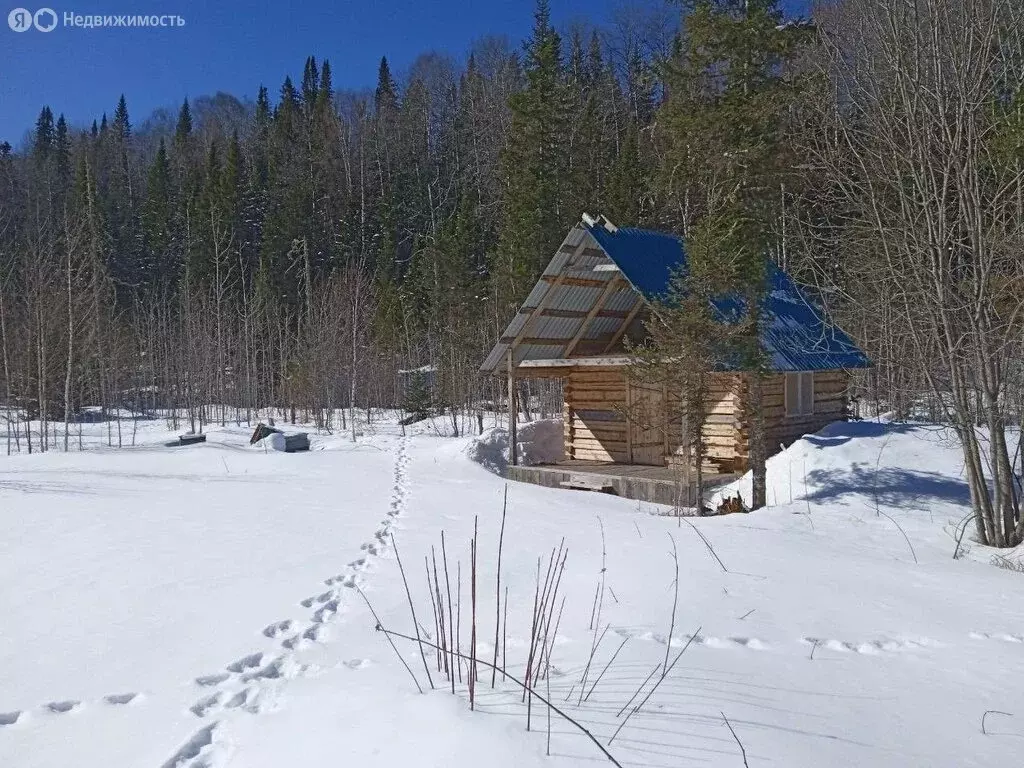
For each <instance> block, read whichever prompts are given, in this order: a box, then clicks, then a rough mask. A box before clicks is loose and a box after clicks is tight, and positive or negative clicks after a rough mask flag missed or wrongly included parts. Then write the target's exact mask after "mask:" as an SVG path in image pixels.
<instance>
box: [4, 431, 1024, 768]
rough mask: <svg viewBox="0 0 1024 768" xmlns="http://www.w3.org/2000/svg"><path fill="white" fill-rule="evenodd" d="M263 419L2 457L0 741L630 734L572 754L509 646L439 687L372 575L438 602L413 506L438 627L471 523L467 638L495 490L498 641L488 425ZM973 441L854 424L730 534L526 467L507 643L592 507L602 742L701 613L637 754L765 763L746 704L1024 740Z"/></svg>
mask: <svg viewBox="0 0 1024 768" xmlns="http://www.w3.org/2000/svg"><path fill="white" fill-rule="evenodd" d="M88 428H89V429H95V430H100V429H103V430H105V426H104V425H88ZM248 435H249V430H248V429H247V428H230V427H229V428H221V429H214V430H213V431H212V432H211V433H210V437H209V441H208V442H207V443H206V444H202V445H197V446H191V447H187V448H168V447H164V446H163V445H162V443H163V442H164V441H166V440H167V439H168V433H167V432H166V431H164V430H163V425H162V423H152V424H148V425H145V426H144V427H143V428H142V429H141V431H140V434H139V435H138V436H137V442H138V443H139V445H138V446H137V447H133V448H124V449H120V450H110V449H98V450H90V451H84V452H73V453H68V454H64V453H57V452H51V453H46V454H41V455H40V454H36V455H32V456H27V455H19V456H11V457H3V458H0V531H2V536H0V585H2V586H0V766H4V767H5V768H6V767H7V766H12V767H13V768H29V767H35V766H39V767H40V768H43V767H45V768H65V767H66V766H76V768H101V767H102V768H121V767H122V766H124V767H125V768H133V767H134V766H141V767H151V768H184V767H186V766H187V767H188V768H228V767H232V768H238V767H240V768H281V767H282V766H319V765H334V764H341V765H350V764H358V765H372V766H403V767H404V766H438V767H439V768H440V767H442V766H443V767H445V768H448V767H455V768H458V766H479V765H487V766H509V767H511V766H516V767H517V768H524V767H529V766H534V765H537V766H540V765H545V766H546V765H550V766H558V765H564V766H592V765H595V764H600V763H601V762H602V761H604V757H603V755H602V754H601V753H600V751H598V749H597V748H596V747H595V746H594V744H593V743H592V742H590V741H589V740H588V739H587V738H586V736H584V735H583V734H582V733H581V732H580V731H579V730H577V729H575V728H574V727H573V726H571V725H570V724H568V723H567V722H565V721H564V720H561V719H560V718H559V717H557V716H555V717H554V719H553V720H552V724H551V727H552V737H551V747H550V751H551V756H550V757H547V756H546V755H545V753H546V751H547V743H546V742H547V736H546V728H547V720H546V714H545V713H544V710H543V709H542V708H540V707H539V706H538V704H537V702H536V701H535V702H534V705H533V708H532V715H533V727H534V730H533V731H532V732H530V733H527V732H526V730H525V726H526V705H525V704H523V703H522V700H521V697H520V694H519V692H518V691H516V690H515V688H514V687H513V686H512V685H511V684H510V683H508V682H506V683H504V684H502V683H501V680H500V675H499V680H498V685H497V686H496V687H495V688H494V689H492V688H491V676H490V674H488V673H486V672H483V671H482V672H481V675H480V682H479V687H478V692H477V696H478V698H477V711H476V712H470V711H469V708H468V698H467V695H466V690H465V685H464V684H463V685H459V684H457V685H456V691H457V694H456V695H455V696H452V694H451V691H450V688H448V689H447V690H446V689H445V685H444V684H442V679H441V676H440V675H439V674H438V672H437V670H436V667H434V668H432V670H431V671H432V673H433V682H434V684H435V685H436V686H437V687H438V690H435V691H430V690H429V684H428V682H427V678H426V674H425V673H424V670H423V662H422V661H421V659H420V656H419V653H418V651H417V650H416V649H415V647H414V646H413V645H411V644H409V643H407V642H404V641H401V640H396V643H398V648H399V650H400V652H401V653H402V655H403V657H404V658H405V660H406V661H407V662H408V664H409V666H410V668H411V669H412V671H413V672H414V673H415V674H416V676H417V678H418V680H419V683H420V684H421V685H422V686H423V687H424V688H425V689H426V690H427V692H426V693H425V694H423V695H420V694H419V693H417V691H416V688H415V686H414V684H413V681H412V679H411V678H410V677H409V674H408V672H407V671H406V670H405V669H404V667H403V666H402V664H401V663H400V662H399V660H398V658H397V657H396V655H395V652H394V651H393V650H392V649H391V647H390V646H389V645H388V643H387V642H386V639H385V637H384V636H383V635H382V634H381V633H379V632H376V631H375V620H374V619H373V617H372V616H371V615H370V611H369V609H368V608H367V606H366V604H365V603H364V602H363V600H362V599H361V597H360V595H359V592H358V591H357V590H356V589H355V588H354V587H355V586H357V585H358V586H359V587H361V589H362V590H363V591H364V592H365V594H366V596H367V597H368V598H369V600H370V601H371V602H372V604H373V607H374V609H375V610H376V612H377V614H378V615H379V617H380V620H381V622H382V624H383V625H384V626H385V627H388V628H390V629H394V630H396V631H400V632H404V633H409V632H411V631H412V622H411V619H410V618H409V606H408V601H407V599H406V595H405V591H404V589H403V587H402V579H401V577H400V574H399V570H398V561H397V559H396V557H395V549H394V547H393V546H392V544H391V535H392V534H393V535H394V538H395V542H396V543H397V546H398V552H399V553H400V554H401V557H402V563H403V564H404V566H405V568H406V572H407V574H408V576H409V581H410V586H411V589H412V593H413V597H414V600H415V604H416V609H417V612H418V618H419V620H420V623H421V624H422V625H423V626H424V627H426V628H427V629H431V628H432V625H433V618H432V613H431V608H430V599H429V597H428V595H427V591H426V586H425V576H424V575H423V571H424V556H425V555H426V556H429V555H430V554H431V547H435V548H436V550H437V557H438V560H439V561H441V550H440V543H441V539H440V535H441V532H442V530H443V531H444V533H445V541H446V551H447V557H448V561H449V572H450V574H451V578H452V580H453V584H452V591H453V593H454V594H455V598H454V599H456V600H458V589H457V586H456V584H455V582H454V579H455V578H456V574H457V573H458V572H459V571H460V570H461V576H462V580H461V584H462V586H461V604H462V610H461V630H462V631H461V635H462V641H461V645H462V647H463V648H464V649H465V648H467V647H468V645H469V620H468V616H469V607H468V606H469V575H468V574H469V567H468V565H469V540H470V537H471V536H472V533H473V525H474V517H478V520H479V546H480V548H479V555H478V561H479V563H478V567H479V579H480V582H479V594H478V608H477V610H478V617H479V635H478V650H479V654H480V656H481V657H482V658H486V659H490V658H491V654H492V653H493V643H494V613H495V581H494V576H495V564H496V560H497V545H498V532H499V527H500V523H501V512H502V498H503V493H504V491H505V482H504V481H503V480H502V479H501V478H500V477H498V476H497V475H496V474H494V473H492V472H490V471H488V470H487V469H486V468H484V467H483V466H481V465H479V464H477V463H475V462H473V461H471V460H470V459H469V458H468V457H467V453H470V454H474V455H476V456H477V457H480V456H481V455H490V453H489V452H488V451H486V450H485V451H481V449H480V448H479V447H476V448H474V447H472V446H471V445H470V443H471V442H472V441H471V439H470V438H458V439H452V438H443V437H438V436H436V435H429V434H423V430H419V431H418V432H417V433H416V434H412V433H410V434H409V435H408V436H402V434H401V431H400V428H399V427H398V426H397V425H394V424H393V423H392V424H382V425H378V426H377V427H376V428H375V430H374V433H373V434H369V435H366V436H364V437H362V438H361V439H360V440H359V441H358V442H357V443H355V444H353V443H350V442H348V441H347V440H346V438H345V437H344V436H332V437H314V444H313V448H314V450H312V451H310V452H309V453H306V454H284V453H279V452H274V451H268V450H265V449H264V448H261V447H250V446H249V445H248ZM491 458H492V459H493V456H491ZM492 463H493V462H492ZM960 468H961V460H960V458H959V455H958V453H957V451H956V449H955V446H954V445H953V444H952V443H951V441H950V438H949V436H948V435H946V434H945V433H944V432H943V431H941V430H938V429H933V428H928V427H907V426H891V425H884V424H876V423H858V424H849V425H834V426H833V427H831V428H829V429H827V430H825V431H824V432H823V433H821V434H819V435H816V436H812V437H808V438H805V439H804V440H801V441H799V442H798V443H796V444H795V445H794V446H793V447H791V448H790V449H789V450H787V451H785V452H784V453H782V454H780V455H779V456H777V457H775V458H773V459H772V460H771V462H770V466H769V475H770V477H769V485H770V487H769V494H768V499H769V503H770V505H771V506H770V508H769V509H766V510H762V511H759V512H756V513H753V514H750V515H729V516H725V517H719V518H701V519H696V518H695V519H691V520H690V522H692V524H693V525H694V526H696V528H697V529H698V530H699V531H700V533H702V534H703V536H704V537H705V538H706V539H707V541H708V542H709V544H710V546H711V547H713V549H714V553H715V554H716V555H717V558H719V559H720V561H721V564H720V563H719V561H718V559H716V558H715V557H714V556H713V555H712V553H711V552H710V551H709V547H708V546H707V545H706V544H705V543H704V541H703V540H702V538H701V537H700V536H699V535H698V534H697V532H695V531H694V530H693V529H692V528H691V527H690V526H689V525H688V524H687V523H686V522H683V521H680V520H677V519H674V518H672V517H668V516H666V515H665V514H664V513H665V512H666V511H667V510H666V509H665V508H658V507H653V506H650V505H638V504H637V503H636V502H635V501H628V500H623V499H617V498H615V497H611V496H605V495H600V494H587V493H583V492H578V491H560V490H551V489H544V488H539V487H535V486H528V485H521V484H514V483H513V484H510V485H509V486H508V508H507V523H506V529H505V539H504V547H503V559H502V584H503V589H504V587H505V586H507V587H508V590H509V599H510V605H509V607H508V629H507V635H508V637H507V658H508V666H509V670H510V672H512V673H514V674H516V675H517V676H521V675H522V673H523V671H524V667H525V662H526V655H527V650H528V649H527V645H528V640H529V633H530V622H531V615H532V609H533V600H534V592H535V582H536V571H537V566H538V558H543V564H544V565H546V563H547V558H548V556H549V554H550V552H551V550H552V548H554V547H557V546H558V545H559V542H560V541H561V540H562V538H563V537H564V539H565V546H566V547H567V548H568V558H567V565H566V569H565V574H564V577H563V579H562V582H561V584H560V595H562V596H564V597H565V598H566V602H565V609H564V614H563V615H562V618H561V622H560V624H559V629H558V636H557V638H556V641H555V643H554V650H553V653H552V658H551V663H552V674H551V676H550V680H549V681H543V680H542V681H540V683H539V684H538V685H539V688H540V692H542V693H546V688H547V685H548V683H549V684H550V692H551V697H552V699H553V700H554V701H555V702H556V703H557V705H558V706H559V707H561V708H563V709H564V710H565V712H566V713H567V714H569V715H570V716H572V717H573V718H575V719H577V720H578V721H579V722H580V723H581V724H582V725H583V726H585V727H586V728H588V729H589V730H591V731H592V733H593V734H594V736H595V737H596V738H597V739H598V740H599V741H601V743H602V744H604V745H607V744H608V742H609V739H610V738H611V737H612V734H613V733H614V732H615V731H616V729H617V728H619V726H620V725H621V724H622V722H623V719H624V718H625V715H623V716H617V713H618V712H619V711H620V710H621V709H622V708H623V707H624V705H626V703H627V701H628V700H629V699H630V697H631V696H632V695H633V693H634V692H635V691H636V690H637V689H638V688H640V687H641V684H642V683H643V681H644V680H645V678H647V677H648V674H649V673H650V672H651V671H652V669H653V668H654V667H655V665H660V664H663V663H664V661H665V658H666V650H668V652H669V656H670V662H671V658H672V657H674V656H675V654H676V653H678V651H679V650H682V648H683V647H684V645H685V644H686V643H687V641H688V640H691V637H692V642H691V643H690V647H689V648H688V649H687V651H686V653H685V654H684V655H683V656H682V657H681V658H680V660H679V663H678V665H677V666H676V667H675V668H674V669H673V670H672V671H671V672H670V673H669V674H668V676H667V677H666V678H665V679H664V681H663V682H662V683H661V684H660V686H659V687H658V688H657V690H656V691H655V692H654V694H653V695H652V696H651V697H650V698H649V700H647V702H646V703H645V704H644V706H643V708H642V709H641V710H640V711H639V712H638V713H637V714H634V715H633V716H632V717H631V718H630V719H629V721H628V723H627V724H626V725H625V726H624V727H623V728H622V730H621V731H620V732H619V734H618V736H616V737H615V739H614V741H613V742H612V744H611V746H610V747H608V749H609V751H610V752H611V753H612V755H613V756H614V757H615V758H616V759H617V760H619V762H620V763H621V764H622V765H635V766H686V765H702V766H742V765H743V764H744V763H743V759H744V758H743V756H742V755H741V752H740V746H739V744H738V743H737V739H736V738H734V737H733V735H732V733H731V732H730V729H729V727H728V726H727V725H726V724H725V720H724V718H725V717H727V718H728V721H729V723H730V724H731V726H732V729H734V730H735V733H736V737H737V738H738V740H739V741H740V742H742V745H743V748H744V749H745V750H746V759H747V761H748V762H749V764H750V765H752V766H756V765H769V764H774V765H778V766H787V767H788V766H893V767H894V768H895V767H896V766H899V768H905V767H906V766H950V768H952V767H954V766H956V767H957V768H961V767H963V766H995V765H1014V764H1016V763H1018V762H1019V760H1020V758H1021V756H1022V755H1024V692H1022V687H1021V686H1020V685H1019V681H1018V680H1017V677H1018V676H1019V675H1018V673H1019V671H1020V669H1021V668H1022V665H1024V601H1022V600H1021V599H1020V594H1021V589H1022V587H1024V574H1020V573H1013V572H1011V571H1008V570H1004V569H1000V568H997V567H994V566H993V565H991V564H990V563H989V562H988V561H989V559H990V556H991V552H989V551H986V550H984V549H983V548H981V547H978V546H973V547H972V548H971V549H970V551H969V553H968V555H967V557H964V558H961V559H958V560H956V561H954V560H953V559H952V552H953V547H954V542H953V539H952V536H951V534H952V533H953V531H954V529H955V527H956V525H957V524H958V523H959V522H960V521H961V520H962V518H963V517H964V514H965V512H966V508H965V504H966V487H965V485H964V483H963V481H962V479H961V477H960V474H961V472H960ZM742 487H743V486H742V483H741V489H742ZM896 523H898V524H899V526H900V527H902V529H903V531H905V533H906V537H907V539H909V543H908V540H906V539H904V536H903V534H902V533H901V532H900V530H899V529H898V528H897V526H896ZM968 534H970V530H968ZM670 537H671V539H670ZM672 540H674V543H675V545H676V547H677V549H678V553H679V566H680V578H679V603H678V609H677V612H676V619H675V626H674V628H673V630H672V631H671V633H670V623H671V617H672V603H673V596H674V590H673V586H672V585H673V578H674V565H673V559H672V557H671V551H672V544H673V541H672ZM602 542H603V543H602ZM602 552H604V555H603V554H602ZM915 558H916V560H917V562H916V563H915ZM602 563H603V565H604V573H603V577H604V584H605V597H604V600H603V603H602V606H601V618H600V622H599V623H597V629H596V630H592V629H591V625H592V621H591V616H592V614H593V612H594V602H593V601H594V595H595V590H596V588H597V585H598V583H599V581H600V579H601V576H602V574H601V571H602ZM441 578H442V581H443V579H444V577H443V575H442V577H441ZM593 623H596V622H593ZM606 627H607V630H605V628H606ZM698 628H700V629H699V632H698V631H697V630H698ZM602 632H604V635H603V638H602V639H601V641H600V644H599V645H598V647H597V650H596V652H595V653H594V655H593V663H592V665H591V669H590V670H589V672H587V679H588V683H587V686H586V690H587V691H588V693H589V696H588V697H587V698H586V700H585V701H583V702H582V703H580V700H579V688H580V685H579V682H580V679H581V677H582V676H583V675H584V668H585V667H586V666H587V661H588V658H589V657H590V655H591V648H592V647H593V645H594V643H595V639H596V637H599V636H601V634H602ZM694 635H695V636H694ZM617 649H619V650H618V655H617V656H615V660H614V662H613V663H612V664H611V666H609V667H607V670H606V671H605V672H604V674H603V675H600V672H601V670H603V669H604V668H605V666H606V664H607V663H608V661H609V660H610V659H611V658H612V656H613V654H615V653H616V651H617ZM428 661H431V662H432V661H433V658H431V657H428ZM599 675H600V679H599V680H597V678H598V677H599ZM657 679H658V676H657V675H656V676H655V677H654V678H653V680H652V682H651V683H648V684H647V686H646V687H645V688H644V692H643V693H642V694H641V695H640V696H639V697H638V698H637V699H636V700H634V705H635V704H636V702H637V701H639V700H641V699H643V698H644V697H645V696H646V694H647V691H649V690H650V688H651V685H652V684H653V682H654V680H657ZM595 680H597V685H596V686H595V687H594V688H593V690H592V691H591V686H592V685H593V684H594V682H595ZM570 691H572V695H571V696H567V694H569V693H570ZM993 710H994V711H993ZM986 711H990V712H989V714H988V715H987V716H986V715H985V713H986ZM628 712H629V710H628V709H627V710H626V713H627V714H628ZM1006 713H1008V714H1006ZM983 716H984V717H985V726H984V728H985V731H986V733H983V732H982V720H983Z"/></svg>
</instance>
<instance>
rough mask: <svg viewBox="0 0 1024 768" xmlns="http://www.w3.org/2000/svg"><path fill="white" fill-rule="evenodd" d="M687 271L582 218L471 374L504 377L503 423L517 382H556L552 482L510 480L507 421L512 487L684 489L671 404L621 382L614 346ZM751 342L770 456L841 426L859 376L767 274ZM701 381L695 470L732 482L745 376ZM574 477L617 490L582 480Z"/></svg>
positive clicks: (858, 355)
mask: <svg viewBox="0 0 1024 768" xmlns="http://www.w3.org/2000/svg"><path fill="white" fill-rule="evenodd" d="M685 264H686V253H685V250H684V246H683V243H682V241H681V239H680V238H678V237H677V236H675V235H672V234H666V233H662V232H654V231H648V230H642V229H632V228H621V229H620V228H618V227H615V226H614V225H613V224H611V223H610V222H609V221H607V220H606V219H604V217H596V218H595V217H590V216H588V215H586V214H584V216H583V219H582V221H581V222H580V223H579V224H577V225H576V226H575V227H573V229H572V230H571V231H570V232H569V234H568V235H567V236H566V238H565V240H564V241H563V243H562V245H561V247H560V248H559V249H558V251H557V252H556V253H555V255H554V257H553V258H552V259H551V261H550V262H549V263H548V265H547V268H546V269H545V270H544V272H543V273H542V275H541V277H540V279H539V280H538V282H537V284H536V285H535V286H534V288H533V290H532V291H531V292H530V294H529V295H528V296H527V298H526V301H525V302H524V303H523V305H522V307H521V309H520V310H519V312H518V313H517V314H516V316H515V317H514V318H512V321H511V322H510V323H509V325H508V327H507V328H506V330H505V332H504V333H503V334H502V336H501V337H500V338H499V339H498V341H497V343H496V344H495V346H494V348H493V349H492V350H491V352H490V354H489V355H488V356H487V358H486V359H485V361H484V362H483V365H482V366H481V371H482V372H483V373H487V374H492V375H504V376H507V377H508V393H509V405H510V411H511V412H512V413H515V412H516V405H515V399H516V393H517V390H518V386H517V384H516V380H517V379H521V378H557V379H560V380H561V382H562V386H563V395H564V397H563V402H564V407H563V421H564V427H563V428H564V449H565V455H564V460H563V461H562V462H559V464H558V466H557V467H555V469H557V470H559V471H558V472H556V473H555V474H554V475H552V476H550V477H547V476H545V477H540V476H539V475H537V473H533V474H528V473H526V472H525V470H524V471H520V472H517V471H516V466H517V464H518V461H517V456H516V439H515V435H514V430H515V423H514V422H515V420H514V419H510V429H511V431H512V432H513V435H512V438H511V440H510V443H511V454H512V455H511V457H510V467H509V473H508V474H509V476H510V477H512V478H515V479H524V480H528V481H530V482H541V483H542V484H546V485H562V486H568V487H581V488H591V489H595V490H606V491H610V492H615V493H620V494H621V495H627V496H630V497H633V498H646V499H648V500H651V501H661V502H663V503H669V502H668V501H667V499H668V494H669V493H670V492H669V491H668V490H667V489H666V488H665V487H661V488H658V489H656V492H655V491H650V490H648V491H646V492H645V491H643V490H642V489H638V487H637V483H639V482H640V479H641V478H647V479H653V480H657V481H658V482H666V481H667V480H668V479H669V474H667V473H666V472H665V471H662V472H660V473H659V472H658V471H657V470H658V468H660V469H661V470H675V471H676V474H675V475H674V477H675V478H676V480H675V482H676V484H678V477H679V473H680V472H681V473H682V475H683V477H684V478H689V477H690V476H691V472H692V469H693V467H692V464H693V459H692V449H691V445H692V440H690V439H689V435H688V432H689V430H688V429H687V427H686V419H685V418H680V417H679V409H678V408H676V407H674V403H677V402H678V397H677V396H676V393H673V392H669V391H667V388H666V386H665V385H662V386H659V385H657V384H648V383H644V382H643V381H638V380H637V377H636V376H635V375H630V369H629V366H630V365H631V363H633V362H634V360H633V359H632V358H631V356H630V355H629V353H628V351H627V350H628V348H629V347H628V345H627V343H626V340H627V339H629V340H630V341H631V342H634V343H636V342H640V341H642V340H643V338H644V337H645V322H646V320H647V318H648V317H649V313H650V310H651V306H652V303H655V302H658V301H659V300H662V299H664V298H665V297H666V295H667V292H668V290H669V287H670V284H671V282H672V280H673V278H674V276H675V275H676V274H677V273H678V272H679V271H680V270H681V269H685ZM759 335H760V343H761V345H762V348H763V351H764V352H765V354H766V358H767V359H768V360H769V364H770V367H771V373H770V375H768V376H767V377H766V378H765V379H763V390H762V391H763V397H762V408H763V413H764V417H765V429H766V444H767V445H766V447H767V450H768V453H769V455H771V454H773V453H776V452H778V451H779V450H780V449H781V447H783V446H785V445H788V444H790V443H792V442H793V441H794V440H796V439H798V438H799V437H800V436H802V435H804V434H808V433H812V432H816V431H818V430H819V429H821V428H822V427H823V426H825V425H826V424H828V423H830V422H832V421H836V420H841V419H845V418H847V415H848V405H849V398H848V389H849V380H850V371H851V370H853V369H857V368H864V367H868V366H869V365H870V362H869V360H868V359H867V357H866V356H865V355H864V353H863V352H862V351H861V350H860V349H859V348H858V347H857V346H856V344H855V343H854V342H853V341H852V339H851V338H850V337H849V336H848V335H847V334H846V333H844V332H843V331H842V330H841V329H840V328H838V327H837V326H836V325H835V324H833V323H832V322H830V321H829V320H828V318H827V317H826V316H825V314H824V313H823V311H822V310H821V308H820V307H818V306H817V305H816V304H815V303H814V302H813V301H812V300H811V298H810V297H809V296H808V294H807V292H806V291H804V290H803V289H801V288H800V287H799V286H798V285H797V284H796V283H795V282H793V280H792V279H790V277H789V276H788V275H787V274H786V273H785V272H784V271H783V270H781V269H779V268H778V267H777V266H775V265H774V264H771V263H769V265H768V286H767V295H766V300H765V304H764V308H763V311H762V323H761V328H760V332H759ZM708 380H709V395H708V398H709V401H708V402H707V403H706V407H705V412H706V414H707V418H706V421H705V423H704V424H703V425H701V434H702V437H703V442H704V446H705V455H704V461H703V463H702V469H703V471H704V473H705V474H711V475H719V476H721V477H723V479H724V478H731V477H734V476H735V474H736V473H742V472H744V471H746V469H747V464H748V456H749V429H748V423H747V422H748V417H747V416H746V413H747V410H746V408H745V406H744V398H745V393H746V389H747V382H748V374H746V373H744V372H742V371H735V370H727V369H725V368H724V367H723V369H722V370H715V371H711V372H708ZM642 468H649V471H647V470H643V469H642ZM584 471H585V472H586V473H589V474H592V475H597V474H600V475H602V476H603V477H605V478H618V481H614V480H612V479H607V480H606V481H595V480H594V478H593V477H590V478H589V479H581V478H580V474H581V473H583V472H584ZM595 483H596V485H595ZM641 484H642V483H641Z"/></svg>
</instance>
